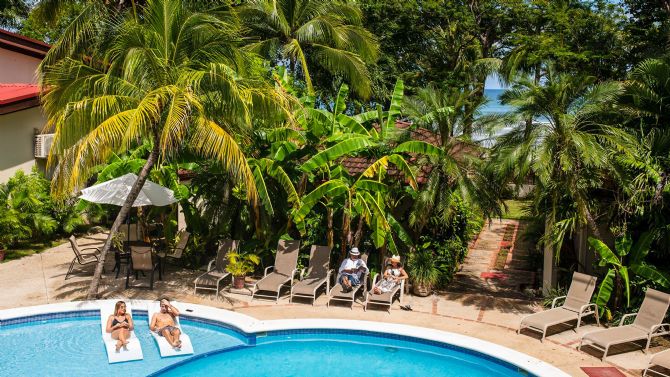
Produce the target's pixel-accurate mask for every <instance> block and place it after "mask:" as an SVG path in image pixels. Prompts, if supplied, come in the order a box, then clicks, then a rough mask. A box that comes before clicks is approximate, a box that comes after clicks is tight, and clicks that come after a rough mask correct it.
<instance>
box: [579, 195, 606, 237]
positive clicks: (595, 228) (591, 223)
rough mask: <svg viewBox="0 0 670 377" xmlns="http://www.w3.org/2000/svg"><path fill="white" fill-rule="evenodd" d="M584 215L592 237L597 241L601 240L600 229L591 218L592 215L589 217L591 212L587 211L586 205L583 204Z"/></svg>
mask: <svg viewBox="0 0 670 377" xmlns="http://www.w3.org/2000/svg"><path fill="white" fill-rule="evenodd" d="M584 214H585V215H586V221H587V222H588V223H589V227H590V228H591V231H592V232H593V235H594V236H595V237H596V238H597V239H599V240H602V239H603V238H602V236H601V235H600V229H598V224H597V223H596V220H595V219H594V218H593V215H591V211H589V207H588V205H586V203H584Z"/></svg>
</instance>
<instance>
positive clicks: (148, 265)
mask: <svg viewBox="0 0 670 377" xmlns="http://www.w3.org/2000/svg"><path fill="white" fill-rule="evenodd" d="M152 251H153V248H152V247H151V246H131V247H130V268H128V269H127V272H126V288H129V281H130V271H131V270H132V271H133V272H134V273H135V280H137V279H138V278H139V276H138V273H139V272H142V273H144V272H148V273H149V286H148V287H147V286H134V287H133V288H149V289H154V273H155V272H156V271H158V278H159V279H162V278H163V277H162V275H161V272H160V263H159V261H158V260H154V257H153V255H152Z"/></svg>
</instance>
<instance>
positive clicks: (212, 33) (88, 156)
mask: <svg viewBox="0 0 670 377" xmlns="http://www.w3.org/2000/svg"><path fill="white" fill-rule="evenodd" d="M141 11H142V17H136V15H135V14H134V13H132V12H130V13H129V12H126V13H124V14H123V16H122V17H121V16H119V15H116V16H112V15H109V16H106V18H105V19H104V22H98V23H94V24H93V25H89V26H87V28H93V29H94V32H93V33H90V34H89V33H84V34H83V35H82V36H81V38H79V39H76V40H70V39H61V40H60V41H59V43H58V44H57V45H56V48H54V49H52V50H51V51H50V52H49V54H48V55H47V57H46V58H45V60H44V61H43V63H42V65H41V67H40V69H41V77H42V86H43V87H46V88H49V91H48V92H46V93H45V94H44V96H43V103H44V109H45V112H46V114H47V116H48V122H49V125H50V126H51V127H52V128H53V131H54V132H55V137H54V143H53V145H52V148H51V153H50V159H49V162H50V164H51V165H53V164H54V163H56V162H57V165H56V171H55V175H54V181H53V186H52V188H53V191H54V192H55V193H56V194H61V195H62V194H65V193H70V192H72V191H73V190H74V189H76V188H78V187H80V186H81V185H82V184H83V183H84V182H85V180H86V179H88V177H89V175H90V173H91V172H92V169H93V168H94V167H95V166H97V165H99V164H101V163H103V162H105V161H107V160H108V159H109V158H110V156H111V155H112V153H114V152H120V151H121V152H122V151H125V150H128V149H130V148H132V147H133V146H135V145H138V144H139V143H141V142H142V141H144V140H149V141H150V144H151V151H150V153H149V155H148V158H147V160H146V163H145V164H144V166H143V167H142V169H141V170H140V172H139V174H138V176H139V179H138V180H137V181H136V182H135V185H134V186H133V188H132V189H131V192H130V194H129V195H128V197H127V198H126V202H125V204H124V205H123V206H122V207H121V210H120V211H119V214H118V216H117V218H116V220H115V221H114V224H113V225H112V228H111V232H110V237H109V238H108V240H107V241H106V242H105V245H104V247H103V250H102V253H101V255H102V257H101V258H100V263H99V264H98V266H97V268H96V271H95V274H94V278H93V280H92V282H91V286H90V289H89V292H88V297H94V296H96V295H97V287H98V284H99V281H100V275H101V272H102V266H103V264H104V259H105V258H104V256H105V255H106V254H107V253H106V252H107V251H108V250H109V248H110V246H111V239H112V238H111V237H112V235H113V234H114V233H115V232H116V231H117V230H118V228H119V225H120V224H121V222H123V220H124V219H125V217H126V216H127V215H128V212H129V210H130V205H131V204H132V203H133V201H134V200H135V198H136V197H137V195H138V194H139V190H140V188H141V187H142V185H143V184H144V182H145V181H146V179H147V178H148V176H149V173H150V172H151V169H152V168H153V167H154V165H155V164H156V163H157V162H158V161H161V160H163V159H168V158H172V157H174V156H177V155H179V153H180V152H182V151H183V150H185V149H189V150H190V151H192V152H194V153H197V154H199V155H201V156H204V157H207V158H212V159H214V160H215V161H217V162H218V163H219V164H221V166H222V167H224V168H225V169H226V170H227V171H228V172H229V173H230V175H231V176H232V177H233V178H234V179H235V180H236V181H238V182H240V183H242V184H243V185H244V186H245V187H246V195H247V198H248V199H249V200H251V201H255V200H256V197H257V196H256V189H255V181H254V178H253V173H252V171H251V169H250V168H249V166H248V164H247V161H246V158H245V156H244V154H243V153H242V150H241V149H240V147H239V146H238V144H237V141H236V139H235V135H236V134H242V133H244V132H247V130H248V129H249V127H250V124H251V119H253V115H260V114H261V113H268V114H269V113H271V112H273V111H280V108H279V105H280V104H282V103H283V99H282V98H281V97H280V94H279V93H277V92H275V91H274V88H272V87H271V86H269V85H268V84H266V83H265V81H264V80H263V78H262V77H261V76H259V72H258V70H257V68H258V65H256V61H255V60H254V58H253V56H250V55H249V54H247V53H245V52H244V51H242V50H241V49H240V48H239V43H240V40H239V37H238V30H237V25H236V24H234V23H230V22H228V21H226V20H222V19H220V18H217V17H216V15H213V14H204V13H197V12H192V11H190V10H189V9H187V8H185V7H183V6H182V2H181V1H180V0H151V1H148V2H147V4H146V6H145V7H142V8H141Z"/></svg>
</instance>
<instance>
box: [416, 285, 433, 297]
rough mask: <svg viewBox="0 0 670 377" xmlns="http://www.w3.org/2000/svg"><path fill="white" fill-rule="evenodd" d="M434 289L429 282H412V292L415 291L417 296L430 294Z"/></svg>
mask: <svg viewBox="0 0 670 377" xmlns="http://www.w3.org/2000/svg"><path fill="white" fill-rule="evenodd" d="M432 290H433V287H431V286H430V285H428V284H417V283H414V284H412V293H414V295H415V296H419V297H426V296H429V295H430V292H431V291H432Z"/></svg>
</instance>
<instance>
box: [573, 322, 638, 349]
mask: <svg viewBox="0 0 670 377" xmlns="http://www.w3.org/2000/svg"><path fill="white" fill-rule="evenodd" d="M647 336H648V333H647V331H645V330H643V329H641V328H639V327H637V326H634V325H627V326H619V327H612V328H609V329H607V330H602V331H594V332H591V333H588V334H585V335H584V338H583V340H582V341H583V342H587V344H588V343H593V344H596V345H598V346H601V347H603V348H606V347H608V346H610V345H613V344H619V343H628V342H633V341H636V340H641V339H647Z"/></svg>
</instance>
